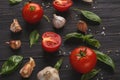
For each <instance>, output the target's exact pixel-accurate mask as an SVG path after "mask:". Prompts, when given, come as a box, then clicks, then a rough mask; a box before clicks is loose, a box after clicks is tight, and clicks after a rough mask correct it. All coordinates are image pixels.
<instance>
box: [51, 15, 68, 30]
mask: <svg viewBox="0 0 120 80" xmlns="http://www.w3.org/2000/svg"><path fill="white" fill-rule="evenodd" d="M65 23H66V19H65V18H64V17H62V16H57V15H56V14H53V25H54V27H55V28H56V29H60V28H62V27H63V26H64V25H65Z"/></svg>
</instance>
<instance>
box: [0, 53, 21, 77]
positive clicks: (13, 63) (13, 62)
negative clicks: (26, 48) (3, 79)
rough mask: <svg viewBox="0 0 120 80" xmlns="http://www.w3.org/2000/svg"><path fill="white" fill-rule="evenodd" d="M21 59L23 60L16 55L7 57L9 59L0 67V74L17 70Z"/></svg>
mask: <svg viewBox="0 0 120 80" xmlns="http://www.w3.org/2000/svg"><path fill="white" fill-rule="evenodd" d="M22 59H23V57H22V56H17V55H13V56H11V57H9V59H8V60H7V61H5V62H4V64H3V65H2V68H1V70H0V74H1V75H4V74H9V73H11V72H13V71H15V70H16V69H17V68H18V65H19V64H20V63H21V61H22Z"/></svg>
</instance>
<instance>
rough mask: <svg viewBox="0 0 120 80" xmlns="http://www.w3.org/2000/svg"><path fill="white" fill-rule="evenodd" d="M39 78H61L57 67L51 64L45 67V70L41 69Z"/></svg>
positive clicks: (51, 79)
mask: <svg viewBox="0 0 120 80" xmlns="http://www.w3.org/2000/svg"><path fill="white" fill-rule="evenodd" d="M37 78H38V80H60V77H59V73H58V71H57V69H55V68H53V67H50V66H48V67H45V68H44V69H43V70H41V71H39V72H38V74H37Z"/></svg>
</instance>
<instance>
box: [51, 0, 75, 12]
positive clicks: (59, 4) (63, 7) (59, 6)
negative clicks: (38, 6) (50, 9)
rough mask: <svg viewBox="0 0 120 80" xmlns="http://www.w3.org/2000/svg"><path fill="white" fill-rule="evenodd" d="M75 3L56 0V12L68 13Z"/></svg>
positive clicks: (54, 3) (66, 0) (70, 0)
mask: <svg viewBox="0 0 120 80" xmlns="http://www.w3.org/2000/svg"><path fill="white" fill-rule="evenodd" d="M72 4H73V2H72V0H54V1H53V6H54V8H55V9H56V10H58V11H60V12H63V11H67V10H68V9H69V8H70V7H71V6H72Z"/></svg>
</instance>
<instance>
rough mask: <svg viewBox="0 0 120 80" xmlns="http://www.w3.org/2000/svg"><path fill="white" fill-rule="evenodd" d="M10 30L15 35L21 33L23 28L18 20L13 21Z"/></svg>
mask: <svg viewBox="0 0 120 80" xmlns="http://www.w3.org/2000/svg"><path fill="white" fill-rule="evenodd" d="M10 30H11V31H12V32H14V33H17V32H20V31H21V30H22V28H21V26H20V24H19V22H18V20H17V19H13V22H12V24H11V26H10Z"/></svg>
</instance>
